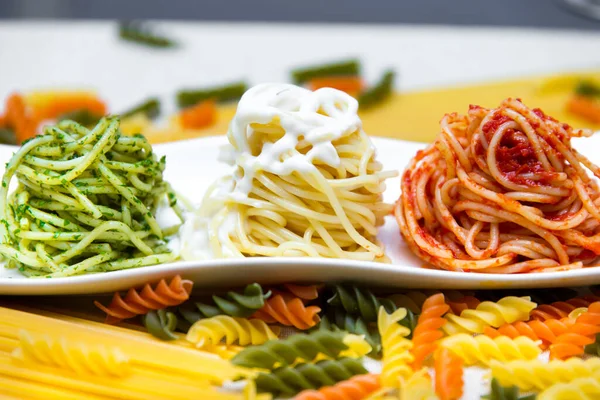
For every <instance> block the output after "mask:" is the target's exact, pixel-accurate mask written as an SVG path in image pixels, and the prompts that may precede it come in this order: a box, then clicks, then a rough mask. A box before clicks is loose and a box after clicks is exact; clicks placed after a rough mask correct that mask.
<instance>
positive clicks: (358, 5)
mask: <svg viewBox="0 0 600 400" xmlns="http://www.w3.org/2000/svg"><path fill="white" fill-rule="evenodd" d="M0 61H2V62H0V77H1V78H0V142H12V143H19V142H20V141H22V140H23V139H24V138H26V137H29V136H31V135H33V134H35V133H36V132H39V129H40V127H41V126H42V125H43V122H44V121H45V120H52V119H60V118H66V117H69V118H75V117H77V118H80V119H81V120H82V121H84V122H87V123H90V124H92V123H93V122H94V121H96V120H97V118H98V117H99V116H100V115H101V114H104V113H118V114H121V115H122V116H123V117H124V118H123V123H122V127H123V129H124V130H125V131H126V132H127V133H135V132H140V131H141V132H142V133H144V134H145V135H146V136H148V137H149V138H150V140H151V141H152V142H154V143H159V142H167V141H173V140H180V139H187V138H193V137H198V136H205V135H219V134H223V133H225V132H226V130H227V126H228V123H229V121H230V120H231V118H232V116H233V115H234V113H235V109H236V104H237V99H239V96H241V94H242V93H243V91H244V90H246V89H247V88H248V87H250V86H252V85H254V84H257V83H260V82H269V81H276V82H290V83H296V84H302V85H304V86H306V87H309V88H311V89H316V88H318V87H321V86H331V87H336V88H338V89H341V90H344V91H347V92H348V93H350V94H352V95H353V96H356V97H357V98H358V99H359V103H360V104H361V106H360V110H359V113H360V116H361V118H362V120H363V123H364V126H365V130H366V131H367V133H369V134H371V135H377V136H387V137H395V138H402V139H408V140H417V141H429V140H432V139H433V138H434V137H435V135H436V134H437V132H438V122H439V120H440V118H441V117H442V116H443V115H444V114H445V113H448V112H455V111H456V112H466V110H467V108H468V106H469V104H479V105H483V106H486V107H494V106H495V105H497V104H498V103H499V102H500V101H501V100H503V99H505V98H507V97H519V98H522V99H523V100H524V101H525V102H526V103H527V104H528V105H532V106H536V107H541V108H542V109H544V110H545V111H546V112H547V113H549V114H550V115H553V116H554V117H556V118H558V119H559V120H561V121H565V122H568V123H571V124H574V125H576V126H588V127H591V128H594V129H600V0H503V1H491V0H488V1H482V0H452V1H448V0H420V1H400V0H371V1H364V0H327V1H323V0H303V1H299V2H290V1H281V0H254V1H247V0H206V1H198V0H170V1H162V0H0ZM298 71H300V72H301V73H304V76H305V77H306V76H309V77H310V79H309V78H306V79H300V80H299V79H297V75H296V74H297V73H298ZM307 71H308V75H306V72H307ZM11 96H13V97H11ZM15 96H16V97H15ZM11 99H12V102H11V101H9V100H11ZM3 103H4V105H3ZM9 103H10V104H12V105H14V104H21V105H22V108H23V110H25V111H24V113H25V115H26V116H28V118H29V119H28V122H27V124H25V123H22V124H20V125H19V126H26V127H27V129H25V128H22V129H19V132H16V133H15V126H16V123H15V122H14V121H12V119H11V118H8V119H7V118H3V113H4V115H9V116H10V115H13V114H14V113H9V112H7V110H9V109H11V108H10V107H8V106H9ZM3 110H4V111H3ZM3 121H4V122H3ZM21 131H22V132H21Z"/></svg>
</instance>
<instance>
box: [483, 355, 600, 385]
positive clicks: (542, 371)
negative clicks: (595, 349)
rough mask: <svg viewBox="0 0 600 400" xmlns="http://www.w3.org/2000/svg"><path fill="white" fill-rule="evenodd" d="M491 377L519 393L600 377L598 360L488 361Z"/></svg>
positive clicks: (599, 362)
mask: <svg viewBox="0 0 600 400" xmlns="http://www.w3.org/2000/svg"><path fill="white" fill-rule="evenodd" d="M490 368H491V371H492V376H493V377H494V378H495V379H497V380H498V382H499V383H500V384H501V385H503V386H512V385H514V386H517V387H518V388H519V389H521V390H523V391H529V390H537V391H540V390H544V389H547V388H549V387H550V386H552V385H554V384H556V383H560V382H570V381H572V380H574V379H577V378H583V377H590V376H594V375H597V374H600V359H598V358H590V359H587V360H585V361H584V360H582V359H580V358H575V357H574V358H569V359H568V360H565V361H562V360H551V361H550V362H547V363H545V362H541V361H539V360H515V361H509V362H506V363H501V362H498V361H495V360H492V362H491V363H490Z"/></svg>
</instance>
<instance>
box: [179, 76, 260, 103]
mask: <svg viewBox="0 0 600 400" xmlns="http://www.w3.org/2000/svg"><path fill="white" fill-rule="evenodd" d="M246 90H248V85H247V84H246V83H245V82H235V83H232V84H229V85H225V86H220V87H212V88H208V89H196V90H189V89H186V90H180V91H179V92H177V105H179V107H180V108H185V107H190V106H193V105H196V104H198V103H200V102H201V101H204V100H209V99H212V100H215V101H217V102H218V103H226V102H228V101H234V100H238V99H240V98H241V97H242V95H243V94H244V93H245V92H246Z"/></svg>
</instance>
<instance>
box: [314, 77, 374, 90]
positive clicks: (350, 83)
mask: <svg viewBox="0 0 600 400" xmlns="http://www.w3.org/2000/svg"><path fill="white" fill-rule="evenodd" d="M364 86H365V85H364V81H363V79H362V78H361V77H360V76H326V77H323V78H314V79H312V80H310V81H309V82H308V87H309V88H310V89H311V90H317V89H321V88H324V87H330V88H334V89H337V90H341V91H342V92H346V93H359V92H360V91H361V90H362V89H363V88H364Z"/></svg>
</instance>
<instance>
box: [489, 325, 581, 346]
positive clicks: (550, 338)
mask: <svg viewBox="0 0 600 400" xmlns="http://www.w3.org/2000/svg"><path fill="white" fill-rule="evenodd" d="M574 323H575V320H574V319H572V318H563V319H561V320H558V319H548V320H546V321H541V320H535V319H534V320H531V321H527V322H523V321H517V322H513V323H512V324H505V325H502V326H501V327H499V328H498V329H494V328H492V327H489V326H486V327H485V329H484V330H483V333H484V334H485V335H487V336H489V337H491V338H496V337H498V336H508V337H509V338H511V339H514V338H516V337H519V336H527V337H528V338H529V339H531V340H541V341H542V344H541V347H542V348H543V349H545V348H547V347H548V346H549V345H550V344H551V343H554V342H555V341H556V339H557V337H558V336H560V335H562V334H564V333H565V332H567V331H568V330H569V328H570V327H571V326H572V325H573V324H574Z"/></svg>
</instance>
